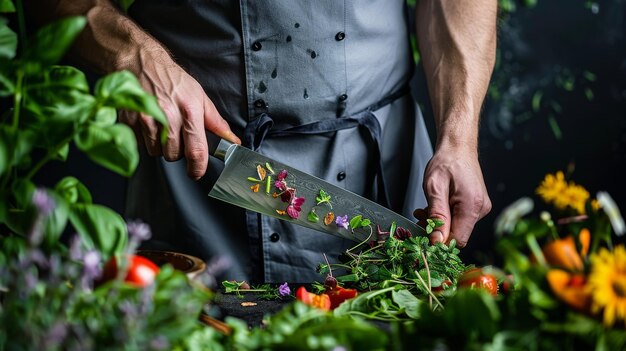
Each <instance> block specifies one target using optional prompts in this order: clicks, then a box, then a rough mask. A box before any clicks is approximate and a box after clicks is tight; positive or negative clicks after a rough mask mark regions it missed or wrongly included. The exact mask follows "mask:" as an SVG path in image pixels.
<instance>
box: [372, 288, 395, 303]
mask: <svg viewBox="0 0 626 351" xmlns="http://www.w3.org/2000/svg"><path fill="white" fill-rule="evenodd" d="M395 289H396V287H395V286H392V287H389V288H385V289H380V290H378V291H376V292H375V293H373V294H371V295H369V296H368V297H367V299H368V300H369V299H371V298H373V297H374V296H378V295H382V294H385V293H387V292H388V291H392V290H395Z"/></svg>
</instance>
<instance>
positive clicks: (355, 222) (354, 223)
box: [350, 215, 363, 230]
mask: <svg viewBox="0 0 626 351" xmlns="http://www.w3.org/2000/svg"><path fill="white" fill-rule="evenodd" d="M362 218H363V216H361V215H356V216H354V217H353V218H352V219H351V220H350V229H352V230H354V229H357V228H359V227H360V226H361V219H362Z"/></svg>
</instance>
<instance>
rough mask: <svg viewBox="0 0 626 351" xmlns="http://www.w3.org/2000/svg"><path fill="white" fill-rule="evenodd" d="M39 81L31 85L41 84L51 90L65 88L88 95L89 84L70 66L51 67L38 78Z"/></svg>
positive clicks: (84, 77) (83, 75)
mask: <svg viewBox="0 0 626 351" xmlns="http://www.w3.org/2000/svg"><path fill="white" fill-rule="evenodd" d="M39 79H41V80H42V81H41V80H40V81H34V82H33V81H31V82H30V83H31V84H38V83H39V84H42V85H43V86H45V87H47V88H51V89H58V88H67V89H76V90H79V91H82V92H84V93H89V83H88V82H87V77H86V76H85V73H83V72H82V71H81V70H79V69H77V68H75V67H72V66H51V67H50V68H48V69H47V70H45V71H44V72H43V75H42V76H41V77H39Z"/></svg>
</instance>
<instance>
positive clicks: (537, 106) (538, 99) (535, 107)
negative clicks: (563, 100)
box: [532, 90, 543, 112]
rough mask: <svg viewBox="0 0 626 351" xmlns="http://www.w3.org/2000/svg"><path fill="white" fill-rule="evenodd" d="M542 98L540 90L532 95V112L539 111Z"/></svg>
mask: <svg viewBox="0 0 626 351" xmlns="http://www.w3.org/2000/svg"><path fill="white" fill-rule="evenodd" d="M542 96H543V92H542V91H541V90H538V91H536V92H535V94H534V95H533V100H532V107H533V111H535V112H539V109H540V108H541V97H542Z"/></svg>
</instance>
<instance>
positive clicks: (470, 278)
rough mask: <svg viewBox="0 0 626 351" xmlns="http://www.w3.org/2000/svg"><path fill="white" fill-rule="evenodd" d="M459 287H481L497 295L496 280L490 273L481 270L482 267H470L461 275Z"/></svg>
mask: <svg viewBox="0 0 626 351" xmlns="http://www.w3.org/2000/svg"><path fill="white" fill-rule="evenodd" d="M458 286H459V287H465V288H475V287H477V288H481V289H485V290H487V291H488V292H489V293H490V294H491V295H493V296H497V295H498V280H497V279H496V277H494V276H493V275H491V274H486V273H485V272H483V270H482V268H472V269H470V270H468V271H466V272H465V273H463V274H462V275H461V278H459V284H458Z"/></svg>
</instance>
